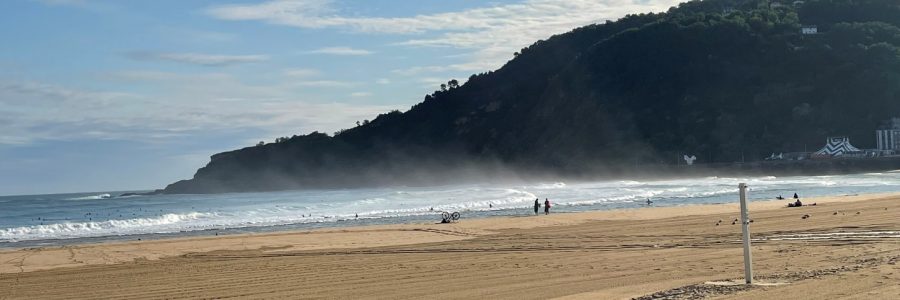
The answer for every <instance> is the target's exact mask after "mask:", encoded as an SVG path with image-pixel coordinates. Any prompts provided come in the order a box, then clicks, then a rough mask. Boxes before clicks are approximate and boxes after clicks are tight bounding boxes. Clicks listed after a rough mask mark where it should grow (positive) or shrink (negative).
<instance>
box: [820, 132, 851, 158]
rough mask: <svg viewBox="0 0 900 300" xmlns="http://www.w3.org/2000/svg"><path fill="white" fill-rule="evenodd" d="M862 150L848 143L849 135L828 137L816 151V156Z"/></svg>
mask: <svg viewBox="0 0 900 300" xmlns="http://www.w3.org/2000/svg"><path fill="white" fill-rule="evenodd" d="M858 152H862V151H861V150H859V148H856V147H853V145H851V144H850V138H849V137H845V136H844V137H830V138H828V142H827V143H826V144H825V147H823V148H822V150H819V151H816V153H815V155H817V156H841V155H844V154H848V153H858Z"/></svg>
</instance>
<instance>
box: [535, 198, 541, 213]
mask: <svg viewBox="0 0 900 300" xmlns="http://www.w3.org/2000/svg"><path fill="white" fill-rule="evenodd" d="M539 209H541V201H540V199H534V215H537V214H538V210H539Z"/></svg>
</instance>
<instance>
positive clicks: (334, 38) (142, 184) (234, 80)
mask: <svg viewBox="0 0 900 300" xmlns="http://www.w3.org/2000/svg"><path fill="white" fill-rule="evenodd" d="M678 2H679V1H677V0H504V1H471V0H456V1H446V0H444V1H435V0H416V1H402V0H346V1H342V0H283V1H280V0H276V1H272V0H245V1H205V0H197V1H176V0H171V1H163V0H159V1H125V0H121V1H118V0H109V1H103V0H8V1H2V2H0V44H2V46H0V195H10V194H35V193H58V192H79V191H105V190H136V189H154V188H161V187H163V186H165V185H166V184H168V183H171V182H174V181H176V180H179V179H186V178H190V177H191V176H192V175H193V173H194V171H196V169H197V168H199V167H202V166H203V165H205V164H206V163H207V162H208V161H209V156H210V155H212V154H214V153H217V152H221V151H227V150H231V149H237V148H241V147H245V146H250V145H253V144H255V143H256V142H258V141H260V140H265V141H272V140H274V138H276V137H279V136H290V135H294V134H306V133H309V132H312V131H320V132H326V133H332V132H334V131H337V130H339V129H342V128H349V127H352V126H354V124H355V122H356V121H357V120H364V119H371V118H372V117H374V116H376V115H377V114H378V113H381V112H385V111H388V110H391V109H400V110H406V109H408V108H409V107H410V106H411V105H413V104H415V103H418V102H419V101H421V99H422V98H423V97H424V95H425V94H427V93H429V92H431V91H433V90H435V89H436V88H437V87H438V85H439V84H440V83H441V82H446V81H447V80H449V79H453V78H456V79H460V80H464V79H465V78H468V76H469V75H471V74H473V73H480V72H485V71H488V70H493V69H496V68H499V67H500V66H502V65H503V63H505V62H506V61H507V60H509V59H510V58H511V57H512V53H513V52H516V51H517V50H518V49H521V48H522V47H525V46H528V45H530V44H531V43H533V42H534V41H536V40H539V39H545V38H547V37H549V36H551V35H553V34H558V33H564V32H567V31H569V30H571V29H573V28H576V27H579V26H583V25H587V24H591V23H596V22H602V21H605V20H608V19H617V18H620V17H622V16H624V15H626V14H629V13H639V12H651V11H653V12H659V11H665V10H666V9H667V8H668V7H670V6H672V5H676V4H677V3H678Z"/></svg>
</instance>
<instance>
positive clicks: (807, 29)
mask: <svg viewBox="0 0 900 300" xmlns="http://www.w3.org/2000/svg"><path fill="white" fill-rule="evenodd" d="M800 33H802V34H818V33H819V27H818V26H816V25H808V26H803V28H800Z"/></svg>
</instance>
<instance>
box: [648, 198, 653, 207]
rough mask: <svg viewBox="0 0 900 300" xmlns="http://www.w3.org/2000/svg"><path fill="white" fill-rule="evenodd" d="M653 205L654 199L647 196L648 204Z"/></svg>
mask: <svg viewBox="0 0 900 300" xmlns="http://www.w3.org/2000/svg"><path fill="white" fill-rule="evenodd" d="M650 205H653V201H650V198H647V206H650Z"/></svg>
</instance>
